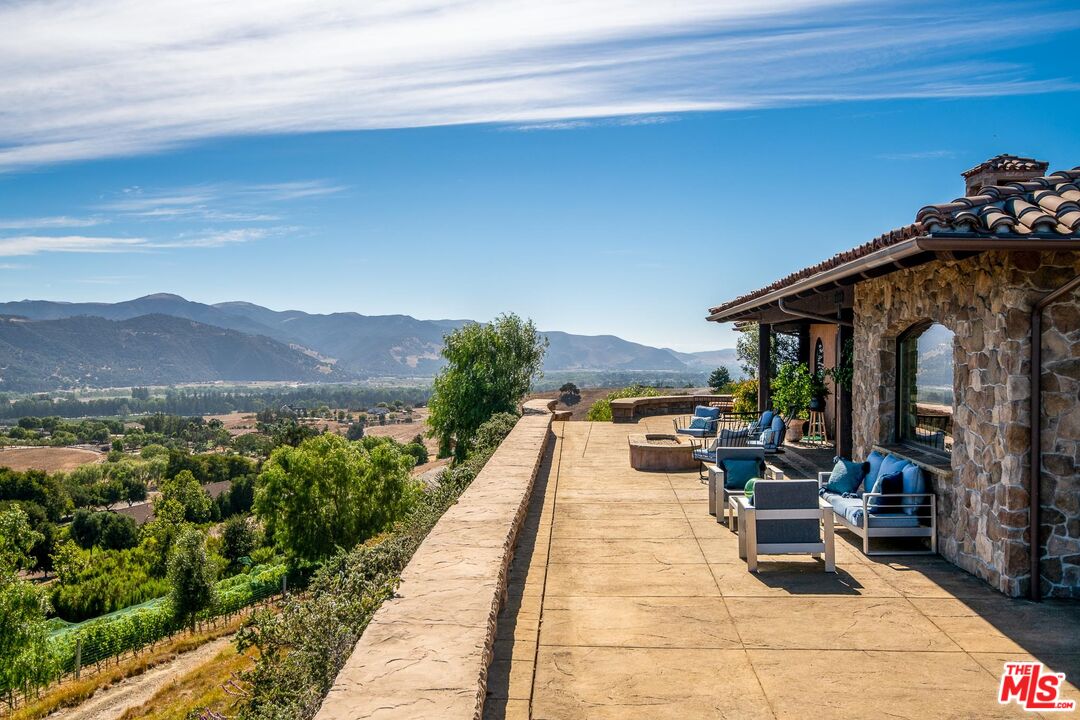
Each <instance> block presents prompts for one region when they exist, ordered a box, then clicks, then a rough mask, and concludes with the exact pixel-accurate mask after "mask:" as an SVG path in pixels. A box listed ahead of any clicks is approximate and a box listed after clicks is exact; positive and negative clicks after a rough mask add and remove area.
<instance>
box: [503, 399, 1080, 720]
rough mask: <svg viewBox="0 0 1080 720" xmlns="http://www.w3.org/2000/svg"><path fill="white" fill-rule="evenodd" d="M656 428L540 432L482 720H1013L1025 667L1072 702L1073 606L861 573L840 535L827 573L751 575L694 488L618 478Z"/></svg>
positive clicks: (937, 567)
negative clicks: (1064, 680) (631, 443)
mask: <svg viewBox="0 0 1080 720" xmlns="http://www.w3.org/2000/svg"><path fill="white" fill-rule="evenodd" d="M670 427H671V418H670V417H665V416H656V417H648V418H643V419H641V420H639V421H638V422H637V423H634V424H612V423H588V422H581V423H578V422H574V423H559V422H557V423H554V424H553V428H554V430H553V432H554V433H555V435H556V437H555V439H554V442H552V443H550V444H549V446H548V450H547V454H546V456H545V458H544V461H543V465H542V467H541V470H540V473H539V475H538V477H537V480H536V487H535V488H534V491H533V494H532V500H531V504H530V506H529V510H528V515H527V517H526V520H525V524H524V528H523V529H522V531H521V534H520V536H519V539H518V544H517V549H516V551H515V556H514V560H513V563H512V565H511V569H510V581H509V589H508V597H507V599H506V602H505V604H504V607H503V610H502V612H501V614H500V616H499V618H498V624H497V639H496V642H495V649H494V658H493V660H492V662H491V664H490V667H489V677H488V683H487V688H488V696H487V699H486V702H485V705H484V714H485V717H488V718H535V719H537V720H541V719H543V720H555V719H563V718H566V719H570V718H573V719H580V718H619V719H623V718H650V719H653V718H680V719H681V718H689V717H694V718H697V717H725V718H793V719H794V718H807V717H813V718H815V719H816V720H824V719H825V718H854V717H873V716H879V715H886V716H889V717H900V718H923V717H935V718H998V717H1030V716H1032V715H1034V714H1033V713H1027V712H1024V711H1023V710H1021V709H1020V708H1019V707H1018V706H1016V705H1000V704H998V702H997V691H998V682H999V678H1000V675H1001V672H1002V666H1003V663H1004V662H1005V661H1007V660H1009V661H1015V660H1024V659H1037V660H1039V661H1042V662H1043V663H1045V664H1046V665H1048V666H1049V667H1050V668H1052V669H1053V670H1055V671H1057V672H1064V673H1067V675H1068V677H1069V679H1070V680H1071V681H1072V683H1073V684H1069V685H1068V686H1067V687H1066V688H1065V689H1064V692H1063V696H1064V697H1065V698H1071V699H1080V690H1077V688H1076V686H1075V682H1076V678H1077V677H1080V648H1078V647H1077V646H1076V642H1075V639H1076V638H1077V637H1080V608H1078V607H1077V605H1076V604H1075V603H1073V604H1071V605H1064V604H1057V603H1055V602H1045V603H1042V604H1035V603H1031V602H1028V601H1025V600H1017V599H1010V598H1007V597H1005V596H1004V595H1001V594H1000V593H998V592H996V591H995V590H993V589H992V588H990V587H989V586H987V585H986V584H985V583H984V582H982V581H980V580H978V579H976V578H975V577H973V576H971V575H969V574H968V573H966V572H964V571H962V570H960V569H958V568H956V567H955V566H953V565H952V564H950V563H948V562H947V561H945V560H943V559H941V558H939V557H920V558H911V557H903V558H899V557H890V556H878V557H874V558H867V557H865V556H863V555H862V553H861V552H859V549H858V548H859V546H858V544H857V543H856V542H855V541H854V540H853V539H852V538H851V537H850V536H849V535H846V534H845V533H843V532H841V533H838V535H837V543H836V566H837V568H836V569H837V572H836V573H835V574H832V573H825V572H823V568H822V564H821V561H819V560H814V559H812V558H810V557H808V556H800V557H792V556H782V557H781V556H776V557H766V558H764V561H763V562H762V564H761V566H760V572H759V573H757V574H752V573H750V572H748V571H747V567H746V563H745V562H744V561H742V560H740V559H739V557H738V553H737V539H736V536H735V535H734V534H733V533H732V532H730V531H729V530H728V529H727V527H726V526H725V525H723V524H718V523H717V521H716V520H715V519H714V518H713V517H712V516H710V515H709V514H708V512H707V508H706V498H707V488H706V487H705V485H703V484H701V483H700V481H699V480H698V477H697V474H696V473H694V472H686V473H657V472H638V471H635V470H632V469H631V468H630V465H629V461H628V451H627V437H628V435H630V434H634V433H642V432H666V431H669V429H670ZM824 452H828V451H824ZM780 457H781V458H782V460H781V462H786V463H788V464H791V463H792V462H793V461H796V462H797V463H803V464H811V465H812V464H814V463H816V462H817V459H816V458H815V457H814V456H813V455H810V454H807V453H785V454H784V455H782V456H780ZM819 469H825V468H824V467H821V468H819ZM788 472H791V471H790V470H789V471H788ZM803 476H804V477H805V475H803Z"/></svg>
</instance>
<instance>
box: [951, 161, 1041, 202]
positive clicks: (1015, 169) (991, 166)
mask: <svg viewBox="0 0 1080 720" xmlns="http://www.w3.org/2000/svg"><path fill="white" fill-rule="evenodd" d="M1048 167H1050V163H1047V162H1043V161H1042V160H1036V159H1035V158H1029V157H1020V156H1018V155H1006V154H1002V155H996V156H994V157H992V158H990V159H989V160H986V161H984V162H981V163H979V164H978V165H976V166H975V167H973V168H971V169H970V170H965V171H964V172H963V173H961V175H963V176H964V194H965V195H967V196H968V197H971V196H974V195H978V194H979V193H980V192H981V191H982V189H983V188H985V187H990V186H992V185H1004V184H1005V183H1011V182H1024V181H1026V180H1031V179H1033V178H1037V177H1042V176H1043V175H1046V169H1047V168H1048Z"/></svg>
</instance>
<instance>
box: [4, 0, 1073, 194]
mask: <svg viewBox="0 0 1080 720" xmlns="http://www.w3.org/2000/svg"><path fill="white" fill-rule="evenodd" d="M943 5H944V4H942V3H931V2H928V1H925V2H918V3H887V2H884V1H883V0H878V1H874V2H871V1H869V0H863V1H861V2H860V1H858V0H756V1H755V2H753V3H750V2H745V1H744V0H682V1H681V2H678V3H668V2H656V0H543V1H541V0H368V1H367V2H351V1H349V0H321V1H320V2H311V1H310V0H263V1H262V2H259V3H251V2H218V1H217V0H155V2H144V1H141V0H14V1H13V2H9V3H6V4H3V5H0V73H2V77H3V78H4V82H3V83H0V108H3V111H2V112H0V169H9V170H10V169H12V168H16V167H20V166H27V165H38V164H44V163H51V162H58V161H69V160H77V159H84V158H97V157H107V156H118V155H129V154H135V153H145V152H150V151H155V150H163V149H169V148H173V147H176V146H177V145H178V144H182V143H186V142H191V141H196V140H200V139H204V138H211V137H222V136H234V135H245V134H258V133H293V132H312V131H329V130H358V129H371V128H397V127H421V126H430V125H443V124H455V123H477V122H494V123H504V124H508V125H518V126H523V125H525V126H527V125H538V124H539V125H542V124H544V123H555V125H553V126H548V127H549V129H550V128H551V127H558V124H559V123H563V122H566V121H582V120H588V119H590V118H602V117H613V116H655V115H664V114H670V113H674V112H682V111H693V110H725V109H737V108H753V107H766V106H777V105H784V104H790V103H800V102H823V101H838V100H850V99H859V98H893V97H964V96H978V95H995V94H1019V93H1032V92H1046V91H1050V90H1056V89H1062V88H1073V87H1075V85H1074V84H1073V83H1072V81H1071V80H1070V79H1069V78H1058V77H1034V76H1033V73H1032V70H1031V69H1030V68H1028V67H1025V66H1022V65H1009V64H1001V63H989V62H983V61H979V60H978V59H977V58H979V57H980V53H984V52H986V51H987V48H993V49H1000V48H1003V47H1012V46H1017V45H1020V44H1023V43H1028V42H1035V41H1046V40H1047V38H1049V37H1052V36H1053V35H1054V33H1061V32H1064V31H1067V30H1070V29H1074V28H1076V27H1077V25H1078V19H1080V15H1078V14H1077V13H1076V12H1068V11H1054V10H1044V8H1046V7H1050V6H1047V5H1043V4H1040V3H1034V2H1033V3H1026V4H1025V7H1024V13H1023V32H1016V25H1015V23H1013V22H1007V21H1003V19H1002V18H1003V17H1005V18H1009V17H1016V15H1017V11H1016V6H1015V4H1010V3H1000V4H997V5H995V4H994V3H993V2H991V1H990V0H982V1H981V2H969V3H966V4H965V6H962V7H957V6H956V5H955V4H950V5H949V7H943ZM971 58H976V59H971ZM1058 67H1060V68H1062V69H1064V68H1067V66H1066V65H1059V66H1058ZM158 207H159V208H163V209H167V206H166V205H159V206H158Z"/></svg>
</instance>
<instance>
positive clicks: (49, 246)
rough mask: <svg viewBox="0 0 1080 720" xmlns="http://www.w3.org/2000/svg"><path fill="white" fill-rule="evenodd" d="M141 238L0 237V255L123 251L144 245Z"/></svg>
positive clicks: (83, 236) (75, 236)
mask: <svg viewBox="0 0 1080 720" xmlns="http://www.w3.org/2000/svg"><path fill="white" fill-rule="evenodd" d="M146 244H147V243H146V240H144V239H143V238H117V237H89V236H85V235H65V236H61V237H54V236H44V235H18V236H15V237H6V238H0V257H13V256H19V255H37V254H39V253H47V252H60V253H109V252H125V251H130V250H137V249H139V248H142V247H146Z"/></svg>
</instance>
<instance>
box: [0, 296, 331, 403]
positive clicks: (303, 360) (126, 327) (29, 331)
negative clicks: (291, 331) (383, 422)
mask: <svg viewBox="0 0 1080 720" xmlns="http://www.w3.org/2000/svg"><path fill="white" fill-rule="evenodd" d="M351 377H352V376H351V375H350V374H349V373H346V372H344V371H342V370H340V369H338V368H335V367H334V366H333V365H331V364H328V363H324V362H320V361H319V360H317V359H315V358H313V357H310V356H308V355H306V354H304V353H302V352H300V351H298V350H295V349H293V348H291V347H289V346H288V345H285V344H283V343H280V342H278V341H276V340H272V339H270V338H268V337H265V336H259V335H247V334H244V333H241V332H237V331H235V330H227V329H225V328H220V327H214V326H212V325H206V324H203V323H198V322H194V321H192V320H188V319H185V318H178V317H173V316H170V315H157V314H155V315H142V316H139V317H135V318H130V319H127V320H106V319H104V318H100V317H72V318H63V319H56V320H28V319H26V318H16V317H10V316H2V317H0V390H7V391H18V392H34V391H42V390H54V389H57V388H68V387H74V386H89V387H109V386H128V385H164V384H174V383H184V382H209V381H214V380H229V381H256V380H293V381H302V382H317V381H332V380H348V379H350V378H351Z"/></svg>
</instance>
